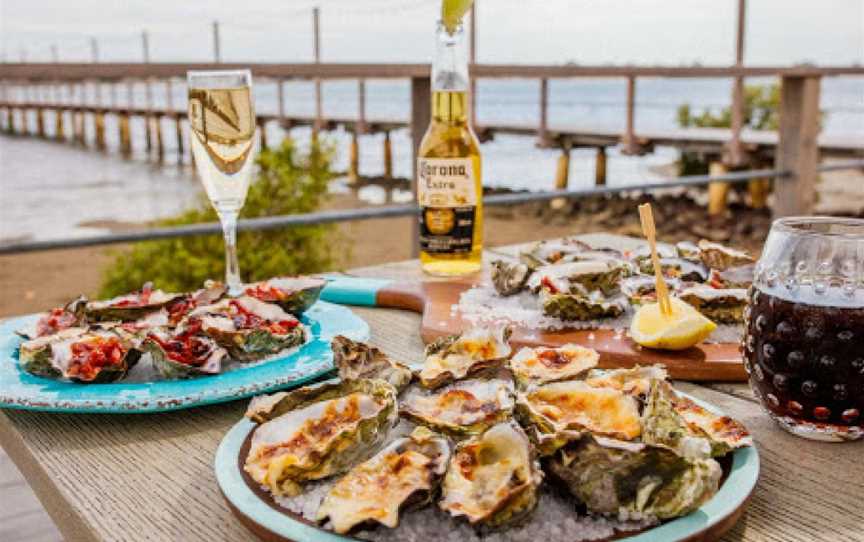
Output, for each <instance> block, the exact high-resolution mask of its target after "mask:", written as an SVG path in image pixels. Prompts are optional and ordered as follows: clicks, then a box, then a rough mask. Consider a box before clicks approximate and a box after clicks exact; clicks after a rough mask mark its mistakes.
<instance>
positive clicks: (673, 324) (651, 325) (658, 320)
mask: <svg viewBox="0 0 864 542" xmlns="http://www.w3.org/2000/svg"><path fill="white" fill-rule="evenodd" d="M669 301H670V303H671V305H672V315H671V316H666V315H664V314H663V313H662V312H660V305H659V304H657V303H648V304H645V305H642V306H641V307H639V310H637V311H636V314H635V315H634V316H633V322H632V323H631V324H630V337H632V338H633V340H634V341H636V342H637V343H638V344H640V345H642V346H645V347H647V348H658V349H660V350H684V349H685V348H690V347H691V346H693V345H694V344H696V343H699V342H701V341H703V340H705V338H706V337H708V335H710V334H711V332H712V331H714V330H715V329H716V328H717V324H715V323H714V322H712V321H711V320H709V319H708V318H705V317H704V316H702V314H701V313H699V311H697V310H696V309H694V308H693V307H692V306H691V305H688V304H687V303H685V302H684V301H681V300H680V299H678V298H675V297H671V298H670V299H669Z"/></svg>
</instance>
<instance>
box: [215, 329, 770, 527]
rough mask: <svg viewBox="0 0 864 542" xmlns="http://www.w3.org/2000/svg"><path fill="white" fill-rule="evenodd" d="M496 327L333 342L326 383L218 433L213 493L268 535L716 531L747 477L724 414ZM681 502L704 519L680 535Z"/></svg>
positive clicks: (752, 468) (659, 382) (636, 371)
mask: <svg viewBox="0 0 864 542" xmlns="http://www.w3.org/2000/svg"><path fill="white" fill-rule="evenodd" d="M509 336H510V334H509V331H508V330H507V329H500V328H498V329H495V328H482V327H481V328H474V329H469V330H466V331H465V332H464V333H462V334H459V335H456V336H451V337H445V338H442V339H441V340H439V341H437V342H436V343H433V344H430V346H429V347H428V348H427V350H426V352H425V358H424V359H422V360H394V359H391V358H390V357H389V356H387V355H386V354H385V353H384V352H382V351H380V350H378V349H377V348H375V347H373V346H370V345H367V344H364V343H361V342H357V341H354V340H350V339H347V338H344V337H336V338H334V340H333V346H332V348H333V351H334V357H335V360H336V365H337V367H338V372H339V378H338V379H333V380H329V381H324V382H321V383H318V384H313V385H308V386H305V387H300V388H296V389H294V390H292V391H287V392H278V393H275V394H272V395H261V396H258V397H256V398H254V399H253V400H252V401H251V403H250V404H249V407H248V409H247V412H246V416H245V418H244V420H242V421H241V422H239V423H238V424H237V425H236V426H235V427H234V428H233V429H232V430H231V431H230V432H229V433H228V435H226V437H225V439H224V440H223V442H222V444H221V445H220V448H219V451H218V452H217V458H216V467H215V468H216V475H217V480H218V481H219V484H220V487H221V488H222V490H223V493H224V494H225V496H226V498H227V499H228V501H229V503H230V504H231V505H232V508H234V510H235V512H237V514H238V516H239V517H240V518H241V519H242V520H243V521H244V523H246V525H247V526H250V527H251V528H252V529H253V530H254V531H255V532H259V533H266V534H267V537H268V539H277V540H278V539H285V540H312V541H318V540H320V541H335V540H347V539H361V540H381V541H391V540H393V541H396V540H423V541H430V542H431V541H435V540H454V541H455V540H459V541H463V540H464V541H479V540H484V541H486V540H488V541H494V542H503V541H520V540H544V539H546V540H568V541H569V542H576V541H579V540H608V539H612V538H615V539H620V538H624V537H626V536H629V535H633V534H636V533H651V532H656V533H658V534H657V536H658V537H660V538H657V540H677V539H679V538H676V537H674V536H672V535H669V536H664V535H662V534H660V533H672V532H677V533H679V534H681V533H684V534H686V535H687V536H690V535H691V534H697V533H698V534H705V533H708V534H712V535H715V536H718V535H719V534H721V532H722V529H723V528H724V527H723V526H724V525H725V528H727V529H728V528H729V527H731V522H729V521H728V518H729V517H734V516H732V514H734V513H737V512H736V511H740V509H741V507H743V504H744V503H745V502H746V499H747V497H748V495H749V493H750V491H751V490H752V488H753V485H754V484H755V482H756V477H757V475H758V457H757V455H756V451H755V449H754V448H753V447H752V441H751V438H750V436H749V435H748V433H747V430H746V429H745V428H744V427H743V426H742V425H741V424H740V423H739V422H737V421H735V420H733V419H731V418H729V417H727V416H723V415H722V414H720V413H718V412H717V411H716V410H715V409H713V408H711V407H709V406H707V405H703V404H700V403H699V402H697V401H695V400H694V399H692V398H690V397H688V396H686V395H684V394H682V393H680V392H678V391H676V390H675V389H674V388H673V387H672V385H671V384H670V383H669V381H668V379H667V373H666V371H665V370H664V368H663V367H662V366H660V365H647V366H641V367H635V368H632V369H599V368H597V353H596V352H594V351H593V350H591V349H590V348H585V347H582V346H577V345H572V344H568V345H565V346H562V347H560V348H550V347H541V348H522V349H518V350H515V349H514V348H512V347H511V345H510V343H509ZM733 464H734V465H735V468H734V469H732V465H733ZM730 481H731V483H730ZM709 503H710V506H709ZM274 511H276V514H274ZM696 511H699V512H698V513H699V514H701V515H702V516H704V517H705V518H707V519H705V521H701V522H696V523H699V525H698V528H696V530H695V531H694V530H692V529H693V527H692V525H691V524H692V523H693V522H681V521H680V518H682V517H684V516H687V515H688V514H692V513H694V512H696ZM724 519H725V520H727V521H721V520H724ZM676 522H678V523H676ZM688 525H689V526H688ZM655 529H656V531H653V530H655ZM682 529H683V530H682ZM687 529H691V530H690V531H688V530H687ZM676 536H677V535H676Z"/></svg>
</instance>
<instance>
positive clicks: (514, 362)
mask: <svg viewBox="0 0 864 542" xmlns="http://www.w3.org/2000/svg"><path fill="white" fill-rule="evenodd" d="M599 357H600V356H599V355H598V354H597V351H596V350H592V349H591V348H585V347H584V346H579V345H578V344H565V345H563V346H561V347H560V348H546V347H540V348H528V347H524V348H522V349H521V350H519V351H518V352H516V354H515V355H514V356H513V357H512V358H511V359H510V369H511V370H512V371H513V376H514V377H515V378H516V382H517V383H518V384H519V386H520V387H523V388H527V387H528V386H531V385H535V384H546V383H548V382H555V381H558V380H570V379H573V378H576V377H578V376H579V375H581V374H583V373H584V372H586V371H588V370H589V369H591V368H593V367H596V366H597V360H598V359H599Z"/></svg>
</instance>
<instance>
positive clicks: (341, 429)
mask: <svg viewBox="0 0 864 542" xmlns="http://www.w3.org/2000/svg"><path fill="white" fill-rule="evenodd" d="M246 416H247V417H248V418H250V419H251V420H253V421H255V422H258V423H259V425H258V427H256V428H255V430H254V433H253V435H252V444H251V446H250V448H249V455H248V456H247V457H246V462H245V465H244V470H245V471H246V472H247V473H249V476H251V477H252V479H253V480H255V481H256V482H257V483H259V484H261V485H262V486H265V487H266V488H267V489H269V490H270V491H271V492H272V493H273V494H275V495H289V496H295V495H299V494H300V493H301V492H302V486H301V484H302V483H303V482H307V481H310V480H320V479H322V478H326V477H328V476H332V475H334V474H338V473H340V472H345V471H346V470H348V469H349V468H351V466H352V465H353V464H355V463H356V462H357V461H361V460H363V459H365V458H366V457H367V456H368V455H369V453H370V452H371V451H372V450H374V449H375V448H376V447H377V446H379V445H380V444H381V443H382V442H383V441H384V439H385V438H386V436H387V433H388V431H389V430H390V429H391V428H392V427H393V426H394V425H395V424H396V422H397V421H398V419H399V417H398V414H397V411H396V390H395V389H394V388H393V386H391V385H390V384H387V383H386V382H384V381H383V380H357V381H354V382H342V383H337V382H332V381H331V382H325V383H322V384H317V385H314V386H305V387H302V388H298V389H296V390H292V391H290V392H279V393H276V394H273V395H265V396H261V397H256V398H255V399H253V400H252V402H251V403H250V405H249V408H248V410H247V412H246Z"/></svg>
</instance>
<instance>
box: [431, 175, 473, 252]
mask: <svg viewBox="0 0 864 542" xmlns="http://www.w3.org/2000/svg"><path fill="white" fill-rule="evenodd" d="M474 175H475V172H474V167H473V164H472V160H471V158H420V159H418V160H417V200H418V204H419V206H420V250H422V251H424V252H427V253H430V254H459V253H466V252H471V245H472V243H473V242H474V221H475V219H476V213H477V189H476V187H475V184H474Z"/></svg>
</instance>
